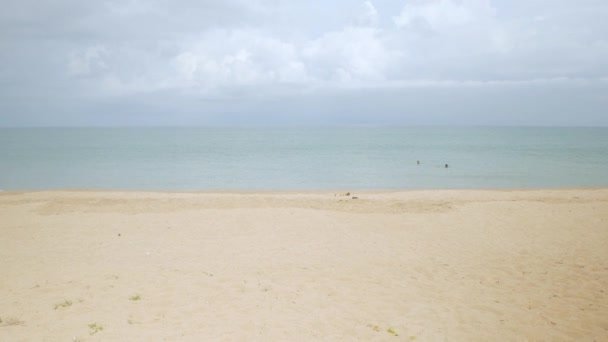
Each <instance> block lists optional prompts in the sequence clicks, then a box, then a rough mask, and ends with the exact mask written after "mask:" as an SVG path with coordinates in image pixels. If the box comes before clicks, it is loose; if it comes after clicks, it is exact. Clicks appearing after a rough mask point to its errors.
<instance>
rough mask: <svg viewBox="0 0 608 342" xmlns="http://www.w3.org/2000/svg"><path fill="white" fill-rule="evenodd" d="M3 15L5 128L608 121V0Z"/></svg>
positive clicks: (308, 2)
mask: <svg viewBox="0 0 608 342" xmlns="http://www.w3.org/2000/svg"><path fill="white" fill-rule="evenodd" d="M0 8H1V11H0V126H159V125H160V126H162V125H170V126H184V125H268V124H270V125H272V124H278V125H283V124H286V125H293V124H295V125H342V124H344V125H516V126H522V125H523V126H527V125H531V126H608V20H606V18H608V1H606V0H579V1H572V0H512V1H508V0H374V1H372V0H370V1H356V0H355V1H346V0H336V1H316V0H290V1H287V0H224V1H211V0H186V1H169V0H149V1H144V0H124V1H117V0H109V1H102V0H100V1H82V0H53V1H50V0H49V1H40V0H8V1H7V0H4V1H1V2H0Z"/></svg>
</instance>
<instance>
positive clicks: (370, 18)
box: [355, 1, 379, 26]
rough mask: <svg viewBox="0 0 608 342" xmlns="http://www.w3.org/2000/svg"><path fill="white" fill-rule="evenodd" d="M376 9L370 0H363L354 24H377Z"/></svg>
mask: <svg viewBox="0 0 608 342" xmlns="http://www.w3.org/2000/svg"><path fill="white" fill-rule="evenodd" d="M378 20H379V18H378V11H377V10H376V7H375V6H374V4H373V3H372V2H371V1H365V2H363V4H362V5H361V8H360V10H359V15H357V16H356V18H355V25H361V26H376V25H377V24H378Z"/></svg>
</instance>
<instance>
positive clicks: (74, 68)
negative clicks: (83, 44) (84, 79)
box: [67, 45, 108, 77]
mask: <svg viewBox="0 0 608 342" xmlns="http://www.w3.org/2000/svg"><path fill="white" fill-rule="evenodd" d="M106 53H107V49H106V48H105V47H103V46H100V45H95V46H90V47H87V48H85V49H80V50H77V51H72V52H70V53H69V54H68V64H67V71H68V74H70V75H71V76H77V77H80V76H93V75H95V74H99V73H100V72H103V71H104V70H107V69H108V66H107V64H106V62H105V61H104V55H105V54H106Z"/></svg>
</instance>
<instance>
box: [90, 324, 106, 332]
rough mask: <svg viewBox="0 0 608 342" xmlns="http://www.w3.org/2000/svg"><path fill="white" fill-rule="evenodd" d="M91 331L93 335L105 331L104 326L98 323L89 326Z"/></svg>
mask: <svg viewBox="0 0 608 342" xmlns="http://www.w3.org/2000/svg"><path fill="white" fill-rule="evenodd" d="M89 329H91V331H90V332H89V333H90V334H91V335H95V334H97V333H98V332H100V331H102V330H103V325H101V324H97V323H92V324H89Z"/></svg>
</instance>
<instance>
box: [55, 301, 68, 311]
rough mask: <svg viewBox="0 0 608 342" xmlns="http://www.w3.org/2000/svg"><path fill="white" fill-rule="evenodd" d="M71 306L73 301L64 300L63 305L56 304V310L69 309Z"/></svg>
mask: <svg viewBox="0 0 608 342" xmlns="http://www.w3.org/2000/svg"><path fill="white" fill-rule="evenodd" d="M69 306H72V301H71V300H67V299H66V300H64V301H63V302H61V303H57V304H55V310H57V309H59V308H67V307H69Z"/></svg>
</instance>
